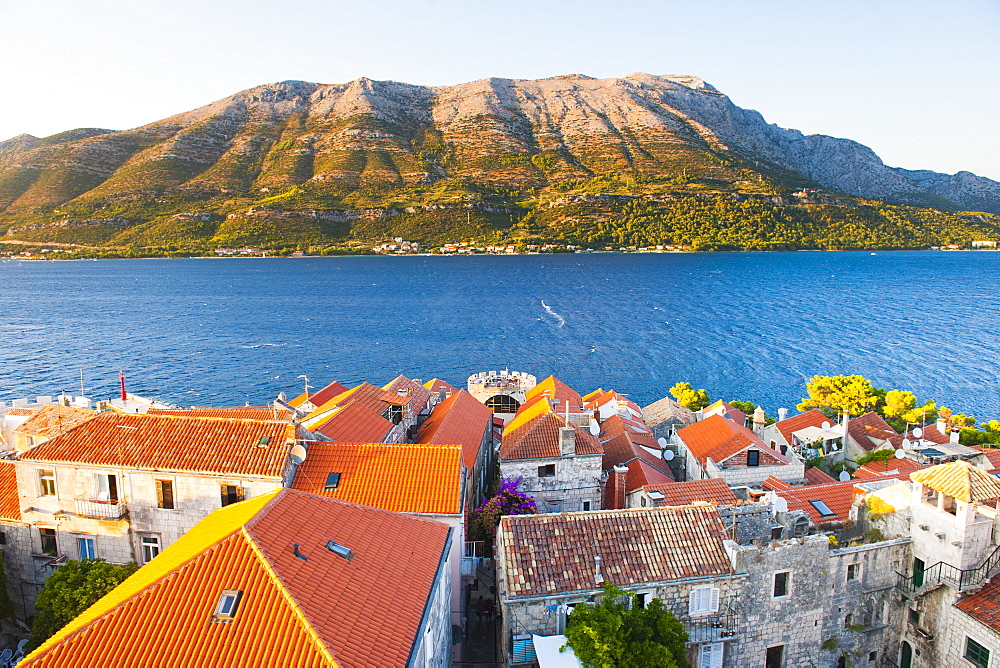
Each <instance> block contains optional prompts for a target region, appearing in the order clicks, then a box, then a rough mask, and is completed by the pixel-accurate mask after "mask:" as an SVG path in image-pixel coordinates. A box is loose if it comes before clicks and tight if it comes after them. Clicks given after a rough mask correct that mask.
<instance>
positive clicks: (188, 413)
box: [146, 406, 292, 422]
mask: <svg viewBox="0 0 1000 668" xmlns="http://www.w3.org/2000/svg"><path fill="white" fill-rule="evenodd" d="M146 415H173V416H175V417H207V418H232V419H234V420H266V421H281V422H291V420H292V413H291V411H289V410H287V409H284V408H277V407H273V406H235V407H232V408H229V407H199V408H150V409H149V410H148V411H146Z"/></svg>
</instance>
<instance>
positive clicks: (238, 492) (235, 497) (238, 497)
mask: <svg viewBox="0 0 1000 668" xmlns="http://www.w3.org/2000/svg"><path fill="white" fill-rule="evenodd" d="M242 500H243V488H242V487H237V486H236V485H223V486H222V505H223V506H228V505H229V504H231V503H237V502H239V501H242Z"/></svg>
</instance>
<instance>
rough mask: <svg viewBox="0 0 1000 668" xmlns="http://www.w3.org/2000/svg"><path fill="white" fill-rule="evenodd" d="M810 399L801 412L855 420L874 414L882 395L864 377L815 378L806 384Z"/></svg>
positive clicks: (802, 404)
mask: <svg viewBox="0 0 1000 668" xmlns="http://www.w3.org/2000/svg"><path fill="white" fill-rule="evenodd" d="M806 391H807V392H808V393H809V397H808V398H806V399H803V400H802V403H800V404H799V405H798V409H799V410H800V411H808V410H811V409H813V408H818V409H819V410H821V411H823V412H824V413H826V414H827V415H829V416H830V417H833V418H836V417H837V416H838V415H839V414H840V413H842V412H843V411H847V412H848V413H850V414H851V415H852V416H855V415H862V414H864V413H867V412H868V411H870V410H872V409H873V408H874V407H875V406H876V405H877V404H878V403H879V401H880V399H881V397H882V393H881V392H880V391H879V390H878V389H877V388H876V387H874V386H873V385H872V384H871V382H870V381H869V380H868V379H866V378H864V377H863V376H813V377H812V378H811V379H810V380H809V382H808V383H806Z"/></svg>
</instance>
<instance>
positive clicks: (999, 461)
mask: <svg viewBox="0 0 1000 668" xmlns="http://www.w3.org/2000/svg"><path fill="white" fill-rule="evenodd" d="M972 447H973V449H975V450H979V451H980V452H982V453H983V454H984V455H986V459H987V461H989V463H990V468H994V469H1000V448H984V447H982V446H980V445H974V446H972Z"/></svg>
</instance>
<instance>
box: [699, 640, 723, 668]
mask: <svg viewBox="0 0 1000 668" xmlns="http://www.w3.org/2000/svg"><path fill="white" fill-rule="evenodd" d="M724 647H725V645H724V644H723V643H721V642H716V643H712V644H710V645H702V646H701V650H699V652H698V668H722V652H723V648H724Z"/></svg>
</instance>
